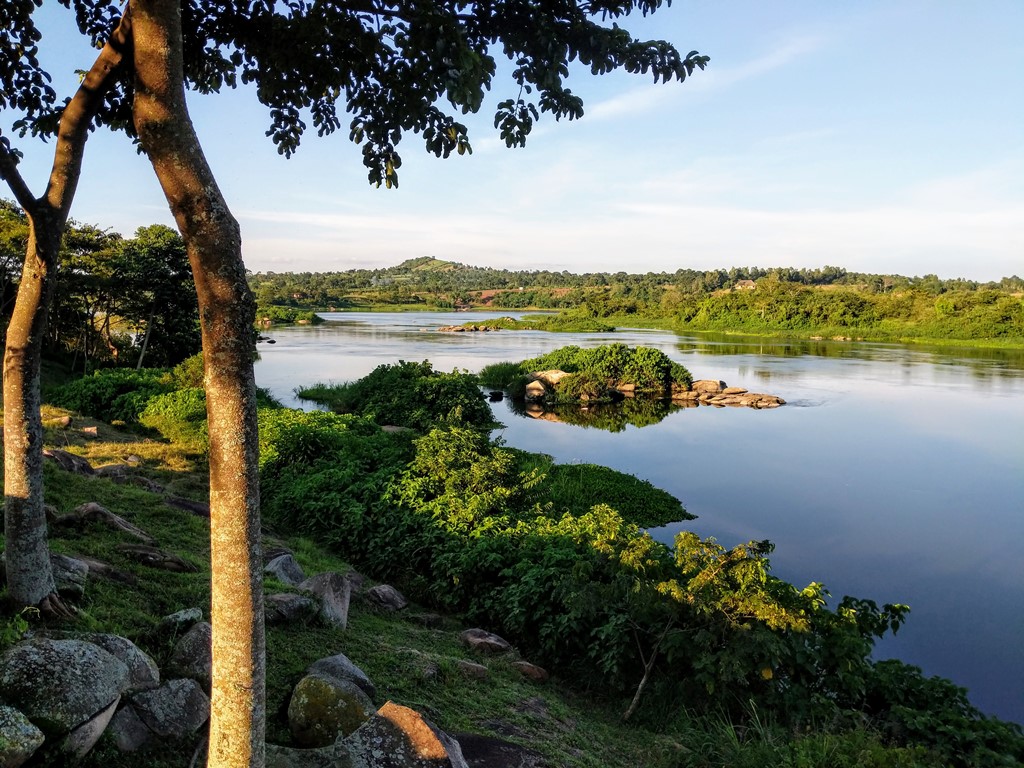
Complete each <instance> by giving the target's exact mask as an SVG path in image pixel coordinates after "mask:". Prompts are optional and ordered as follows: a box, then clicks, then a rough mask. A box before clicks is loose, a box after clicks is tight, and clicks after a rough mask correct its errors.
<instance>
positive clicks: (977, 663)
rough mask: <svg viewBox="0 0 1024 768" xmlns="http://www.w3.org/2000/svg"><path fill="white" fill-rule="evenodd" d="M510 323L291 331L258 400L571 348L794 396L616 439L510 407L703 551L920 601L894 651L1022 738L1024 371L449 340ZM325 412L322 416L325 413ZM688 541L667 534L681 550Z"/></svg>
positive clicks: (859, 349) (964, 363)
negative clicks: (762, 558)
mask: <svg viewBox="0 0 1024 768" xmlns="http://www.w3.org/2000/svg"><path fill="white" fill-rule="evenodd" d="M495 316H497V315H495V314H493V313H463V314H459V315H451V314H431V313H416V314H376V313H372V314H371V313H366V314H338V315H325V317H328V318H330V319H332V320H338V322H332V323H329V324H327V325H322V326H317V327H315V328H305V327H295V328H283V329H275V330H274V331H273V332H271V333H270V335H271V336H272V337H274V338H275V339H276V342H277V343H276V344H274V345H273V346H268V345H265V344H261V345H260V351H261V353H262V359H261V360H260V362H259V363H257V366H256V378H257V382H258V383H259V384H260V385H261V386H265V387H269V388H270V389H271V390H273V391H274V393H275V394H276V395H278V397H280V398H282V399H283V400H285V401H286V402H288V403H289V404H291V405H296V406H298V405H299V402H298V401H297V400H295V399H294V397H293V394H292V390H293V389H294V388H295V387H296V386H298V385H300V384H310V383H314V382H317V381H347V380H351V379H356V378H359V377H361V376H364V375H365V374H367V373H369V372H370V371H371V370H372V369H373V368H374V367H376V366H377V365H379V364H381V363H384V362H396V361H398V360H425V359H429V360H430V361H431V362H432V363H433V364H434V367H435V368H436V369H439V370H451V369H453V368H460V369H462V368H465V369H469V370H474V371H475V370H479V368H481V367H482V366H484V365H486V364H488V363H491V362H498V361H502V360H521V359H524V358H528V357H533V356H536V355H539V354H542V353H544V352H547V351H550V350H552V349H555V348H557V347H560V346H564V345H566V344H577V345H580V346H593V345H598V344H603V343H609V342H611V341H618V342H623V343H626V344H630V345H637V344H644V345H646V346H652V347H657V348H659V349H661V350H663V351H664V352H666V353H667V354H668V355H669V356H670V357H672V358H673V359H675V360H678V361H679V362H681V363H683V364H684V365H686V366H687V367H688V368H689V369H690V371H691V372H692V373H693V375H694V378H719V379H724V380H725V381H726V382H727V383H728V384H730V385H737V386H743V387H746V388H748V389H750V390H752V391H760V392H769V393H772V394H777V395H780V396H782V397H783V398H785V399H786V400H787V401H788V403H789V404H788V405H786V406H784V407H782V408H778V409H775V410H771V411H755V410H751V409H745V408H739V409H733V408H724V409H718V408H708V407H701V408H692V409H684V410H679V411H676V412H674V413H672V414H670V415H669V416H668V417H667V418H666V419H665V420H664V421H662V422H660V423H658V424H656V425H653V426H648V427H644V428H642V429H638V428H635V427H627V428H626V429H625V430H624V431H621V432H616V433H610V432H604V431H601V430H598V429H592V428H584V427H577V426H570V425H567V424H560V423H552V422H547V421H536V420H533V419H528V418H523V417H520V416H517V415H515V414H514V413H512V412H511V411H509V410H508V406H507V405H506V404H504V403H498V404H495V406H494V408H495V415H496V416H497V418H498V420H499V421H501V422H503V423H504V424H505V425H506V427H505V429H503V430H500V431H499V432H498V434H499V435H500V436H502V437H503V438H504V439H505V441H506V442H508V443H509V444H510V445H513V446H516V447H519V448H524V449H527V450H534V451H543V452H545V453H548V454H551V455H553V456H554V457H555V458H556V459H557V460H558V461H562V462H594V463H598V464H605V465H607V466H611V467H614V468H616V469H619V470H623V471H626V472H630V473H633V474H635V475H637V476H639V477H642V478H645V479H647V480H650V481H651V482H652V483H654V484H655V485H657V486H659V487H661V488H665V489H666V490H668V491H670V492H671V493H673V494H675V495H676V496H677V497H679V498H680V499H681V500H682V501H683V504H684V505H685V507H686V508H687V510H688V511H690V512H692V513H694V514H696V515H698V519H697V520H694V521H692V522H688V523H685V524H684V525H685V526H686V528H687V529H690V530H694V531H696V532H698V533H700V534H701V535H702V536H714V537H716V538H717V539H718V540H719V541H720V542H721V543H722V544H725V545H727V546H728V545H732V544H735V543H739V542H741V541H747V540H749V539H771V540H772V541H774V542H775V543H776V550H775V553H774V555H773V556H772V564H773V569H774V572H775V573H776V574H777V575H779V576H781V577H782V578H785V579H787V580H790V581H793V582H796V583H798V584H800V585H801V586H802V585H803V584H806V583H807V582H809V581H820V582H824V583H825V585H826V586H827V587H828V588H829V590H830V591H831V592H832V594H833V595H834V596H836V597H837V598H838V597H840V596H842V595H844V594H852V595H856V596H858V597H866V598H871V599H873V600H875V601H876V602H878V603H879V604H881V603H884V602H901V603H908V604H909V605H910V606H911V608H912V612H911V615H910V618H909V621H908V624H907V625H906V626H905V627H904V628H903V629H902V630H901V631H900V633H899V634H898V635H897V636H896V637H894V638H889V639H887V640H886V641H884V642H883V643H881V644H880V645H879V647H878V651H877V655H878V656H879V657H888V656H895V657H899V658H901V659H904V660H905V661H908V662H910V663H913V664H916V665H918V666H921V667H922V668H923V669H924V670H925V672H926V673H927V674H935V675H941V676H943V677H948V678H950V679H952V680H954V681H955V682H956V683H958V684H959V685H963V686H966V687H967V688H969V689H970V692H971V699H972V701H973V702H974V703H975V704H976V705H977V706H978V707H979V708H980V709H982V710H983V711H985V712H988V713H990V714H995V715H998V716H1000V717H1003V718H1006V719H1012V720H1016V721H1017V722H1024V555H1022V549H1024V353H1020V352H1005V351H978V350H963V351H961V350H953V351H950V350H942V351H940V350H931V349H927V348H918V347H903V346H898V345H881V344H864V343H842V342H818V343H815V342H795V343H769V342H764V341H759V340H749V341H744V340H742V339H741V340H737V338H736V337H728V338H727V339H726V338H724V337H719V338H715V337H713V336H705V335H702V336H700V337H697V336H676V335H674V334H669V333H665V332H660V331H641V330H635V331H630V330H626V331H619V332H616V333H612V334H557V335H556V334H547V333H542V332H508V331H502V332H498V333H486V334H484V333H472V334H465V333H463V334H444V333H437V332H435V330H434V329H436V328H437V327H438V326H440V325H445V324H448V323H452V322H468V321H471V320H477V319H480V320H484V319H486V318H489V317H495ZM307 407H308V406H307ZM680 527H681V526H674V525H670V526H666V527H665V528H663V529H659V530H657V531H655V532H654V533H655V535H657V536H658V538H660V539H662V540H664V541H666V542H670V541H671V540H672V537H673V536H674V534H675V532H676V531H677V530H678V529H679V528H680Z"/></svg>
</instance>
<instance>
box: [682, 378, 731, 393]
mask: <svg viewBox="0 0 1024 768" xmlns="http://www.w3.org/2000/svg"><path fill="white" fill-rule="evenodd" d="M690 389H691V390H692V391H694V392H698V393H700V394H702V395H703V394H708V395H717V394H720V393H721V391H722V390H723V389H725V382H724V381H717V380H715V379H698V380H697V381H695V382H693V384H691V385H690Z"/></svg>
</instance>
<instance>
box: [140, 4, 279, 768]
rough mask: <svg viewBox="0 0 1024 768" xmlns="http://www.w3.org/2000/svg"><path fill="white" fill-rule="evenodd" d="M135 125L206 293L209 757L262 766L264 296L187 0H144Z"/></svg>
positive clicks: (220, 762) (214, 761) (201, 294)
mask: <svg viewBox="0 0 1024 768" xmlns="http://www.w3.org/2000/svg"><path fill="white" fill-rule="evenodd" d="M131 9H132V16H133V19H132V23H133V29H134V41H135V49H134V50H135V76H136V83H135V104H134V116H135V127H136V129H137V131H138V134H139V138H140V140H141V142H142V147H143V150H144V151H145V152H146V154H147V155H148V156H149V159H150V162H151V163H152V164H153V169H154V171H155V172H156V176H157V178H158V179H159V181H160V185H161V187H162V188H163V190H164V195H165V196H166V198H167V202H168V204H169V205H170V208H171V213H172V214H173V215H174V218H175V221H176V222H177V224H178V229H179V230H180V231H181V235H182V237H183V238H184V240H185V246H186V250H187V251H188V256H189V261H190V263H191V265H192V274H193V276H194V278H195V284H196V293H197V296H198V299H199V316H200V322H201V327H202V339H203V359H204V362H205V386H206V412H207V416H208V419H209V431H210V550H211V551H210V557H211V568H212V584H211V602H212V624H213V671H212V674H213V685H212V696H211V705H210V750H209V761H208V765H210V766H218V768H223V767H228V766H230V767H232V768H233V767H235V766H239V767H241V766H262V765H263V763H264V731H265V695H266V694H265V659H264V653H265V652H264V635H263V590H262V584H263V569H262V562H261V558H260V551H259V550H260V540H259V536H260V523H259V482H258V477H257V465H256V459H257V450H258V443H257V432H256V384H255V379H254V377H253V356H254V349H253V338H252V327H253V323H254V321H255V317H256V304H255V301H254V300H253V296H252V292H251V291H250V290H249V287H248V284H247V283H246V279H245V266H244V264H243V262H242V255H241V238H240V235H239V230H238V224H237V222H236V221H235V220H234V218H233V217H232V216H231V213H230V211H229V210H228V207H227V204H226V203H225V201H224V199H223V197H222V195H221V193H220V190H219V188H218V187H217V183H216V180H215V179H214V178H213V174H212V172H211V171H210V168H209V165H208V164H207V162H206V158H205V157H204V155H203V152H202V148H201V147H200V145H199V141H198V139H197V137H196V135H195V131H194V130H193V127H192V123H191V120H190V118H189V115H188V110H187V108H186V105H185V90H184V75H183V69H182V40H181V18H180V5H179V3H178V2H169V1H168V0H133V1H132V4H131Z"/></svg>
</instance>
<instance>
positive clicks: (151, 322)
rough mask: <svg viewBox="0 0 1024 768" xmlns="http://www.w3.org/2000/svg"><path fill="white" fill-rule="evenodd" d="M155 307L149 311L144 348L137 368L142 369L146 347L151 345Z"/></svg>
mask: <svg viewBox="0 0 1024 768" xmlns="http://www.w3.org/2000/svg"><path fill="white" fill-rule="evenodd" d="M155 311H156V310H155V309H151V310H150V311H149V320H147V321H146V335H145V336H143V337H142V349H140V350H139V362H138V363H136V364H135V370H136V371H141V370H142V359H143V358H144V357H145V356H146V347H148V346H149V332H150V331H152V330H153V313H154V312H155Z"/></svg>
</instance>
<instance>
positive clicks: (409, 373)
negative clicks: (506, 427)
mask: <svg viewBox="0 0 1024 768" xmlns="http://www.w3.org/2000/svg"><path fill="white" fill-rule="evenodd" d="M298 395H299V397H301V398H305V399H307V400H313V401H314V402H318V403H322V404H324V405H327V406H329V407H330V408H332V409H334V410H336V411H339V412H341V413H354V414H357V415H360V416H364V417H366V418H368V419H370V420H372V421H374V422H376V423H377V424H380V425H388V424H393V425H398V426H403V427H410V428H412V429H415V430H417V431H420V432H425V431H427V430H429V429H431V428H432V427H434V426H435V425H437V424H462V425H467V426H472V427H476V428H478V429H489V428H491V427H493V426H494V417H493V416H492V415H491V409H490V408H489V407H488V405H487V402H486V400H485V399H484V396H483V394H482V393H481V392H480V390H479V388H478V387H477V380H476V377H475V376H473V375H472V374H469V373H459V372H452V373H441V372H439V371H435V370H434V369H433V368H432V367H431V365H430V363H429V362H427V361H426V360H424V361H423V362H422V363H407V362H405V361H401V362H399V363H398V364H396V365H379V366H377V367H376V368H375V369H374V370H373V371H372V372H371V373H370V374H369V375H367V376H365V377H363V378H362V379H359V380H358V381H355V382H352V383H350V384H338V385H334V386H325V385H318V386H316V387H311V388H306V389H302V390H300V391H299V392H298Z"/></svg>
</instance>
